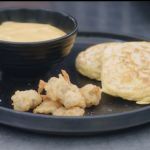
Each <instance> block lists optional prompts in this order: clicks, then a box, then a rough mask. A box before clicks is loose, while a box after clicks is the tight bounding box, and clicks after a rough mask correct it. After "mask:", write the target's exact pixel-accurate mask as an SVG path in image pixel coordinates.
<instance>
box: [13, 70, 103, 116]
mask: <svg viewBox="0 0 150 150" xmlns="http://www.w3.org/2000/svg"><path fill="white" fill-rule="evenodd" d="M61 71H62V74H63V75H62V74H59V77H58V78H57V77H51V78H50V79H49V81H48V82H44V81H43V80H40V81H39V88H38V91H35V90H25V91H19V90H18V91H16V92H15V94H14V95H13V96H12V97H11V99H12V101H13V106H14V110H18V111H28V110H30V109H33V113H41V114H52V115H55V116H83V115H84V113H85V108H86V107H91V106H92V105H98V104H99V103H100V100H101V89H100V87H98V86H95V85H93V84H87V85H85V86H83V87H82V88H78V87H77V86H76V85H74V84H72V83H71V82H70V78H69V75H68V74H67V73H66V71H65V70H61ZM43 90H45V93H46V94H45V95H42V94H41V93H42V92H43Z"/></svg>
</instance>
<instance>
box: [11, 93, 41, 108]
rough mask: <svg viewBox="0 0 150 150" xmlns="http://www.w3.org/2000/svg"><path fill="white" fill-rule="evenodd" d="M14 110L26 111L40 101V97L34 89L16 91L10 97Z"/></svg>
mask: <svg viewBox="0 0 150 150" xmlns="http://www.w3.org/2000/svg"><path fill="white" fill-rule="evenodd" d="M11 100H12V101H13V106H14V110H18V111H28V110H29V109H34V108H35V107H36V106H38V105H39V104H40V103H41V102H42V97H41V95H40V94H38V93H37V92H36V91H35V90H25V91H19V90H18V91H16V92H15V94H14V95H13V96H12V97H11Z"/></svg>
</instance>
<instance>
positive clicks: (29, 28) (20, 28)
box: [0, 21, 66, 42]
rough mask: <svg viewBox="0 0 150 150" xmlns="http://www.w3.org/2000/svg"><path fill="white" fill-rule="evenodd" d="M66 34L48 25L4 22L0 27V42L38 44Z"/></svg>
mask: <svg viewBox="0 0 150 150" xmlns="http://www.w3.org/2000/svg"><path fill="white" fill-rule="evenodd" d="M65 35H66V33H65V32H64V31H62V30H60V29H58V28H56V27H54V26H52V25H50V24H41V23H21V22H20V23H19V22H13V21H6V22H3V23H2V24H1V25H0V40H2V41H11V42H38V41H46V40H52V39H56V38H59V37H62V36H65Z"/></svg>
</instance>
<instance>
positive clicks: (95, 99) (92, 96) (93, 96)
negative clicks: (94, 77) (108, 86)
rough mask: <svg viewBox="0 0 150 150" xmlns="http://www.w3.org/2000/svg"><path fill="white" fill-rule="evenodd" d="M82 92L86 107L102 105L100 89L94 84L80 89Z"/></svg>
mask: <svg viewBox="0 0 150 150" xmlns="http://www.w3.org/2000/svg"><path fill="white" fill-rule="evenodd" d="M80 92H81V94H82V96H83V97H84V99H85V102H86V107H91V106H92V105H98V104H99V103H100V100H101V90H100V87H98V86H95V85H93V84H87V85H85V86H83V87H82V88H81V89H80Z"/></svg>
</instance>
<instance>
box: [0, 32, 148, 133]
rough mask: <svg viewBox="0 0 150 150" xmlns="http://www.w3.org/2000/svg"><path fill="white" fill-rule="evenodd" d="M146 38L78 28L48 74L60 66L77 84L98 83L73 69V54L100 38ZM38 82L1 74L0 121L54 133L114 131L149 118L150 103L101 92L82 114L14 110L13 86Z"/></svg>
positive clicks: (19, 87)
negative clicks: (69, 48)
mask: <svg viewBox="0 0 150 150" xmlns="http://www.w3.org/2000/svg"><path fill="white" fill-rule="evenodd" d="M116 41H121V42H126V41H148V40H147V39H144V38H139V37H133V36H128V35H122V34H116V33H106V32H79V33H78V36H77V39H76V42H75V45H74V47H73V49H72V51H71V53H70V54H69V55H68V56H67V57H66V58H65V59H64V60H63V61H62V62H61V63H59V64H57V65H55V66H54V67H53V68H51V70H50V73H49V75H48V76H47V77H45V78H43V80H44V81H47V80H48V79H49V78H50V77H52V76H56V77H58V74H59V73H61V69H64V70H66V71H67V73H68V74H69V76H70V79H71V82H72V83H73V84H76V85H77V86H78V87H82V86H84V85H85V84H88V83H92V84H95V85H98V86H101V82H99V81H96V80H91V79H88V78H87V77H84V76H82V75H81V74H79V73H78V72H77V71H76V68H75V58H76V56H77V55H78V53H79V52H80V51H83V50H85V49H86V48H88V47H89V46H92V45H94V44H98V43H103V42H116ZM38 82H39V81H35V82H31V83H26V82H13V81H9V80H8V79H6V78H5V77H3V76H1V78H0V123H2V124H6V125H9V126H13V127H17V128H22V129H25V130H31V131H36V132H43V133H55V134H91V133H97V132H106V131H114V130H118V129H124V128H128V127H133V126H136V125H140V124H144V123H147V122H149V121H150V116H149V115H148V114H149V113H150V106H149V105H137V104H135V102H131V101H127V100H123V99H121V98H117V97H112V96H109V95H107V94H104V93H103V94H102V99H101V102H100V104H99V105H98V106H93V107H91V108H87V109H86V113H85V116H82V117H60V116H52V115H43V114H33V113H32V110H31V111H30V112H19V111H15V110H13V107H12V105H11V104H12V101H11V96H12V95H13V94H14V92H15V91H16V90H28V89H35V90H37V88H38Z"/></svg>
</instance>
